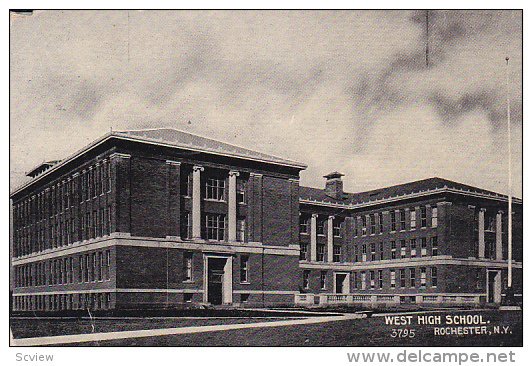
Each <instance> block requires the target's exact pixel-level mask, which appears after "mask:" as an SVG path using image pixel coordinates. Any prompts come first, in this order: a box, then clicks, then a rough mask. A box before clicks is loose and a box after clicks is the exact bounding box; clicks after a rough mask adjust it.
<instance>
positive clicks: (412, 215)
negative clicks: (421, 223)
mask: <svg viewBox="0 0 532 366" xmlns="http://www.w3.org/2000/svg"><path fill="white" fill-rule="evenodd" d="M415 228H416V209H415V208H411V209H410V230H414V229H415Z"/></svg>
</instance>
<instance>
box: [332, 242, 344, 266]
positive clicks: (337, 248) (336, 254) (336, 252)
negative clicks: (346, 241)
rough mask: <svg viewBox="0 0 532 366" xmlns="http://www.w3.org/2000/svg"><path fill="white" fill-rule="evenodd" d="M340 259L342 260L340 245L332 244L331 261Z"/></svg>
mask: <svg viewBox="0 0 532 366" xmlns="http://www.w3.org/2000/svg"><path fill="white" fill-rule="evenodd" d="M341 261H342V246H341V245H334V246H333V262H341Z"/></svg>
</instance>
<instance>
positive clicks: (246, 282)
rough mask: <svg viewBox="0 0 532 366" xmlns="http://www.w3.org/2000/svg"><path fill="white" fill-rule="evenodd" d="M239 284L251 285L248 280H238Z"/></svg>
mask: <svg viewBox="0 0 532 366" xmlns="http://www.w3.org/2000/svg"><path fill="white" fill-rule="evenodd" d="M240 284H241V285H251V282H249V281H244V282H240Z"/></svg>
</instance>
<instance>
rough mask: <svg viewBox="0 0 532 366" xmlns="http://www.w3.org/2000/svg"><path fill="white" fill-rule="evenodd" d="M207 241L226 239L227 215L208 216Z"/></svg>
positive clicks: (206, 219)
mask: <svg viewBox="0 0 532 366" xmlns="http://www.w3.org/2000/svg"><path fill="white" fill-rule="evenodd" d="M205 221H206V223H207V239H208V240H218V241H222V240H224V239H225V215H218V214H207V215H206V218H205Z"/></svg>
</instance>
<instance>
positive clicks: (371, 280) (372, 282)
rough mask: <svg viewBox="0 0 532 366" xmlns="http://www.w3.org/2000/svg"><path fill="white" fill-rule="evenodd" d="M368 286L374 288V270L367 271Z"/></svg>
mask: <svg viewBox="0 0 532 366" xmlns="http://www.w3.org/2000/svg"><path fill="white" fill-rule="evenodd" d="M369 288H370V289H372V290H373V289H374V288H375V271H369Z"/></svg>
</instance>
